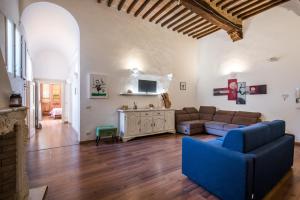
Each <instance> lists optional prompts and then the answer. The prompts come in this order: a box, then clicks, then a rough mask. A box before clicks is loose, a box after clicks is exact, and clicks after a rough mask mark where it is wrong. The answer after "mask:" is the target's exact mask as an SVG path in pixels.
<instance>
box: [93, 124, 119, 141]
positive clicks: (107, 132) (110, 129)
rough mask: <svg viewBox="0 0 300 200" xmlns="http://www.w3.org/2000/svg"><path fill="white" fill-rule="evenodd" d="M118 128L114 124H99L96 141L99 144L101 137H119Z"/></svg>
mask: <svg viewBox="0 0 300 200" xmlns="http://www.w3.org/2000/svg"><path fill="white" fill-rule="evenodd" d="M117 130H118V129H117V128H116V127H115V126H113V125H107V126H97V127H96V143H97V146H98V145H99V142H100V138H101V137H105V136H111V137H112V139H113V140H114V139H115V138H116V137H117Z"/></svg>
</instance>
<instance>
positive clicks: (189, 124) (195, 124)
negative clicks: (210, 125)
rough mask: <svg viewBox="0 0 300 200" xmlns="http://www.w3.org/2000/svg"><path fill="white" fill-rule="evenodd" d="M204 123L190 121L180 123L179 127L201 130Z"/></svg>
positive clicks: (203, 121)
mask: <svg viewBox="0 0 300 200" xmlns="http://www.w3.org/2000/svg"><path fill="white" fill-rule="evenodd" d="M205 122H206V121H205V120H192V121H184V122H181V123H179V125H181V126H186V127H189V128H190V129H194V128H203V125H204V123H205Z"/></svg>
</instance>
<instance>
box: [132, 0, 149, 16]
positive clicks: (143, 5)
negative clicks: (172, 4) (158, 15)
mask: <svg viewBox="0 0 300 200" xmlns="http://www.w3.org/2000/svg"><path fill="white" fill-rule="evenodd" d="M149 2H150V0H145V1H144V3H143V4H142V5H141V6H140V7H139V9H138V10H137V11H136V12H135V13H134V16H135V17H137V16H138V15H139V14H140V13H141V12H142V11H143V10H144V8H145V7H146V6H147V4H148V3H149Z"/></svg>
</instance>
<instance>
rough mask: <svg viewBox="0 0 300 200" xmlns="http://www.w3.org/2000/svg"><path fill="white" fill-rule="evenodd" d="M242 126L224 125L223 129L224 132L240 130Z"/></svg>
mask: <svg viewBox="0 0 300 200" xmlns="http://www.w3.org/2000/svg"><path fill="white" fill-rule="evenodd" d="M242 127H243V126H241V125H238V124H225V125H224V127H223V129H224V131H230V130H232V129H235V128H242Z"/></svg>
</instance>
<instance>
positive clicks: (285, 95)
mask: <svg viewBox="0 0 300 200" xmlns="http://www.w3.org/2000/svg"><path fill="white" fill-rule="evenodd" d="M281 96H282V98H283V100H284V101H286V100H287V99H288V98H289V96H290V95H288V94H282V95H281Z"/></svg>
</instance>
